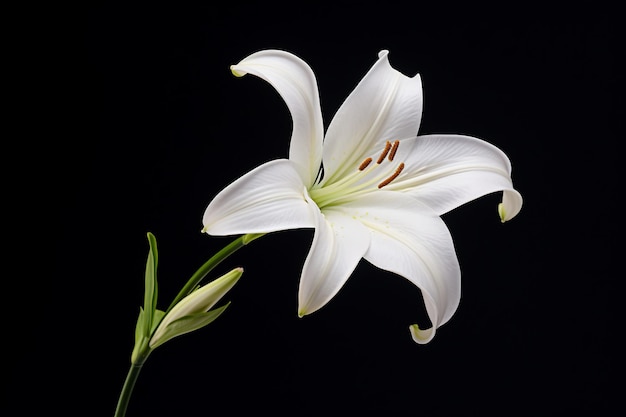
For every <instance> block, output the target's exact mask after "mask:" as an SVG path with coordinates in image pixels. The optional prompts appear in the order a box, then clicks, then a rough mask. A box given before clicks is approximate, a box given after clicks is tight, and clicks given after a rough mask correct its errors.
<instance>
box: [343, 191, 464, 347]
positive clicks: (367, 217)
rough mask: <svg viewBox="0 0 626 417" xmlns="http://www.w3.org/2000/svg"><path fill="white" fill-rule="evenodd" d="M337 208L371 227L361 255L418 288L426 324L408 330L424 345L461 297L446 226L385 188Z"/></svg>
mask: <svg viewBox="0 0 626 417" xmlns="http://www.w3.org/2000/svg"><path fill="white" fill-rule="evenodd" d="M343 209H344V210H349V211H348V212H347V214H351V215H353V216H355V217H356V218H357V219H358V220H359V221H360V222H361V223H362V224H363V225H365V226H366V227H367V228H368V229H369V230H370V231H371V241H370V245H369V249H368V250H367V252H366V253H365V256H364V258H365V259H366V260H367V261H369V262H371V263H372V264H373V265H375V266H377V267H379V268H381V269H384V270H386V271H390V272H393V273H396V274H398V275H400V276H403V277H405V278H406V279H408V280H409V281H411V282H412V283H413V284H415V285H416V286H417V287H418V288H419V289H420V290H421V292H422V296H423V298H424V305H425V307H426V311H427V313H428V317H429V319H430V321H431V323H432V327H431V328H429V329H425V330H418V329H419V328H417V326H416V325H413V326H411V333H412V335H413V338H414V340H415V341H416V342H418V343H428V342H429V341H430V340H431V339H432V338H433V337H434V335H435V329H436V328H437V327H439V326H441V325H442V324H444V323H446V322H447V321H448V320H449V319H450V318H451V317H452V315H453V314H454V312H455V311H456V309H457V307H458V305H459V301H460V298H461V270H460V267H459V263H458V259H457V256H456V252H455V250H454V244H453V242H452V237H451V236H450V232H449V231H448V228H447V227H446V225H445V224H444V222H443V221H442V220H441V218H440V217H439V216H438V215H437V214H436V213H434V212H433V211H432V210H431V209H430V208H429V207H427V206H425V205H423V204H422V203H420V202H419V201H417V200H416V199H414V198H413V197H411V196H409V195H404V194H400V193H394V192H389V191H381V192H380V193H379V194H378V195H375V194H368V195H365V196H364V197H363V198H361V199H360V200H357V201H353V202H350V203H347V204H345V205H344V206H343Z"/></svg>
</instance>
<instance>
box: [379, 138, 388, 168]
mask: <svg viewBox="0 0 626 417" xmlns="http://www.w3.org/2000/svg"><path fill="white" fill-rule="evenodd" d="M389 149H391V142H389V141H387V143H385V149H383V152H382V153H381V154H380V156H379V157H378V161H376V163H377V164H381V163H382V162H383V161H384V160H385V157H386V156H387V154H388V153H389Z"/></svg>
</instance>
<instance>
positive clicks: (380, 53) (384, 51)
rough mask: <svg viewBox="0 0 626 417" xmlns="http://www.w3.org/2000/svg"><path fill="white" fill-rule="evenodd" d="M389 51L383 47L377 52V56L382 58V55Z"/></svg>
mask: <svg viewBox="0 0 626 417" xmlns="http://www.w3.org/2000/svg"><path fill="white" fill-rule="evenodd" d="M388 53H389V51H388V50H387V49H383V50H381V51H380V52H379V53H378V58H382V57H384V56H386V55H387V54H388Z"/></svg>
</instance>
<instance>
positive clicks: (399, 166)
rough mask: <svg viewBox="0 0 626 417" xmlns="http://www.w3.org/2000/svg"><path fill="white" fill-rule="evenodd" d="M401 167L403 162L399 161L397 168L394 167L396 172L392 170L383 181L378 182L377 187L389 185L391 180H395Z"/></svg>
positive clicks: (402, 167)
mask: <svg viewBox="0 0 626 417" xmlns="http://www.w3.org/2000/svg"><path fill="white" fill-rule="evenodd" d="M403 169H404V162H400V165H398V168H396V172H394V173H393V174H392V175H391V176H390V177H389V178H387V179H386V180H385V181H383V182H381V183H380V184H378V188H383V187H384V186H385V185H389V183H390V182H391V181H393V180H395V179H396V178H397V177H398V175H400V173H401V172H402V170H403Z"/></svg>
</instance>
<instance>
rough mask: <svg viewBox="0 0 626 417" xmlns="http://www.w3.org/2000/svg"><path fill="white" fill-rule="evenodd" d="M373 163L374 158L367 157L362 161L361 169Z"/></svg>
mask: <svg viewBox="0 0 626 417" xmlns="http://www.w3.org/2000/svg"><path fill="white" fill-rule="evenodd" d="M371 163H372V158H367V159H366V160H365V161H363V162H361V165H359V171H363V170H364V169H365V168H367V166H368V165H369V164H371Z"/></svg>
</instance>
